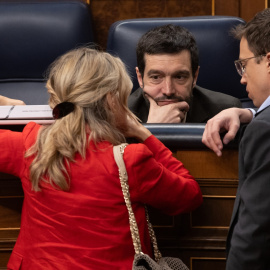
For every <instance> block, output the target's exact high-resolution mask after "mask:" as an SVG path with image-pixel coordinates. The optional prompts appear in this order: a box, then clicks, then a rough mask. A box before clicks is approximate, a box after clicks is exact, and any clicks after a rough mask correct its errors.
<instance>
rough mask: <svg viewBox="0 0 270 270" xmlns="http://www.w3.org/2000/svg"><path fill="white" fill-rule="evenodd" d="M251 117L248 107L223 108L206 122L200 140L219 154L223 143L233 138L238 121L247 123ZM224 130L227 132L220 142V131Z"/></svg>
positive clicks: (238, 125)
mask: <svg viewBox="0 0 270 270" xmlns="http://www.w3.org/2000/svg"><path fill="white" fill-rule="evenodd" d="M252 118H253V114H252V112H251V111H250V110H248V109H239V108H230V109H226V110H223V111H222V112H220V113H219V114H217V115H216V116H214V117H213V118H211V119H210V120H209V121H208V122H207V124H206V126H205V130H204V133H203V137H202V142H203V143H204V144H205V145H206V146H207V147H209V148H210V149H211V150H213V151H214V152H215V153H216V155H217V156H221V155H222V149H223V143H224V144H228V143H229V142H230V141H231V140H233V139H234V138H235V135H236V133H237V131H238V130H239V127H240V123H249V122H250V121H251V120H252ZM224 131H227V132H226V134H225V136H224V138H223V143H222V141H221V138H220V132H224Z"/></svg>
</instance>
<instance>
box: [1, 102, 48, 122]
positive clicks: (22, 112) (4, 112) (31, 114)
mask: <svg viewBox="0 0 270 270" xmlns="http://www.w3.org/2000/svg"><path fill="white" fill-rule="evenodd" d="M15 119H18V120H22V119H33V120H34V119H53V117H52V109H51V108H50V106H49V105H25V106H0V120H15Z"/></svg>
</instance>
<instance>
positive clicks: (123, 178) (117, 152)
mask: <svg viewBox="0 0 270 270" xmlns="http://www.w3.org/2000/svg"><path fill="white" fill-rule="evenodd" d="M126 146H127V144H126V143H123V144H120V145H116V146H114V147H113V153H114V158H115V161H116V164H117V166H118V170H119V178H120V183H121V188H122V192H123V196H124V200H125V203H126V206H127V210H128V214H129V225H130V231H131V237H132V241H133V246H134V249H135V253H136V254H140V253H143V252H142V246H141V240H140V234H139V229H138V225H137V222H136V218H135V215H134V212H133V209H132V206H131V201H130V193H129V184H128V174H127V170H126V166H125V162H124V160H123V154H124V150H125V148H126ZM145 215H146V221H147V225H148V231H149V235H150V239H151V242H152V245H153V250H154V257H155V260H156V261H157V262H158V261H159V260H160V258H161V257H162V255H161V253H160V251H159V249H158V245H157V239H156V235H155V232H154V229H153V226H152V224H151V222H150V219H149V213H148V210H147V207H146V206H145Z"/></svg>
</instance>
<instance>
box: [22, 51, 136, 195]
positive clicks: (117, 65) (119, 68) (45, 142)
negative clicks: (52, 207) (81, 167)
mask: <svg viewBox="0 0 270 270" xmlns="http://www.w3.org/2000/svg"><path fill="white" fill-rule="evenodd" d="M46 87H47V89H48V92H49V94H50V99H49V105H50V107H51V108H54V107H55V106H56V105H57V104H59V103H61V102H72V103H73V104H74V105H75V110H74V111H73V112H72V113H70V114H68V115H67V116H65V117H63V118H61V119H57V120H56V121H55V122H54V123H53V124H52V125H49V126H43V127H42V128H41V129H40V131H39V133H38V137H37V141H36V143H35V144H34V145H33V146H32V147H31V148H30V149H29V150H28V151H27V153H26V157H30V156H33V155H34V160H33V162H32V164H31V166H30V180H31V182H32V187H33V190H35V191H39V190H40V187H39V183H40V181H42V180H43V181H47V182H49V183H50V184H51V185H52V186H54V187H55V188H60V189H61V190H68V189H69V186H70V179H69V175H68V172H67V168H68V167H69V162H70V161H74V157H75V154H76V153H79V154H80V155H81V156H82V157H83V158H84V157H85V153H86V148H87V147H88V144H89V141H90V140H92V141H93V142H94V143H95V144H97V143H98V142H100V141H109V142H111V143H112V144H113V145H117V144H119V143H122V142H125V141H126V139H125V136H124V135H123V133H122V131H121V130H120V129H119V128H118V127H117V125H116V121H115V116H114V113H113V112H112V110H111V108H110V105H109V104H108V101H107V95H108V94H109V93H110V94H111V95H112V96H114V97H115V98H116V100H117V106H120V107H121V109H123V110H124V111H125V112H126V113H127V116H129V117H131V118H133V119H134V118H136V117H135V116H134V115H133V114H132V113H131V111H130V110H129V109H128V107H127V99H128V96H129V94H130V92H131V88H132V82H131V80H130V78H129V76H128V74H127V71H126V69H125V67H124V64H123V63H122V61H121V60H120V59H119V58H117V57H113V56H112V55H110V54H108V53H105V52H100V51H97V50H94V49H91V48H78V49H75V50H73V51H70V52H68V53H66V54H65V55H63V56H61V57H60V58H59V59H57V60H56V61H55V62H54V63H53V64H52V66H51V68H50V72H49V76H48V81H47V85H46ZM87 127H89V128H90V133H89V141H87Z"/></svg>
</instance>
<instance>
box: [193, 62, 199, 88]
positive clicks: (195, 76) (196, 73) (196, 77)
mask: <svg viewBox="0 0 270 270" xmlns="http://www.w3.org/2000/svg"><path fill="white" fill-rule="evenodd" d="M199 69H200V66H198V69H197V70H196V72H195V75H194V78H193V85H192V86H193V87H195V85H196V83H197V80H198V76H199Z"/></svg>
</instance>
